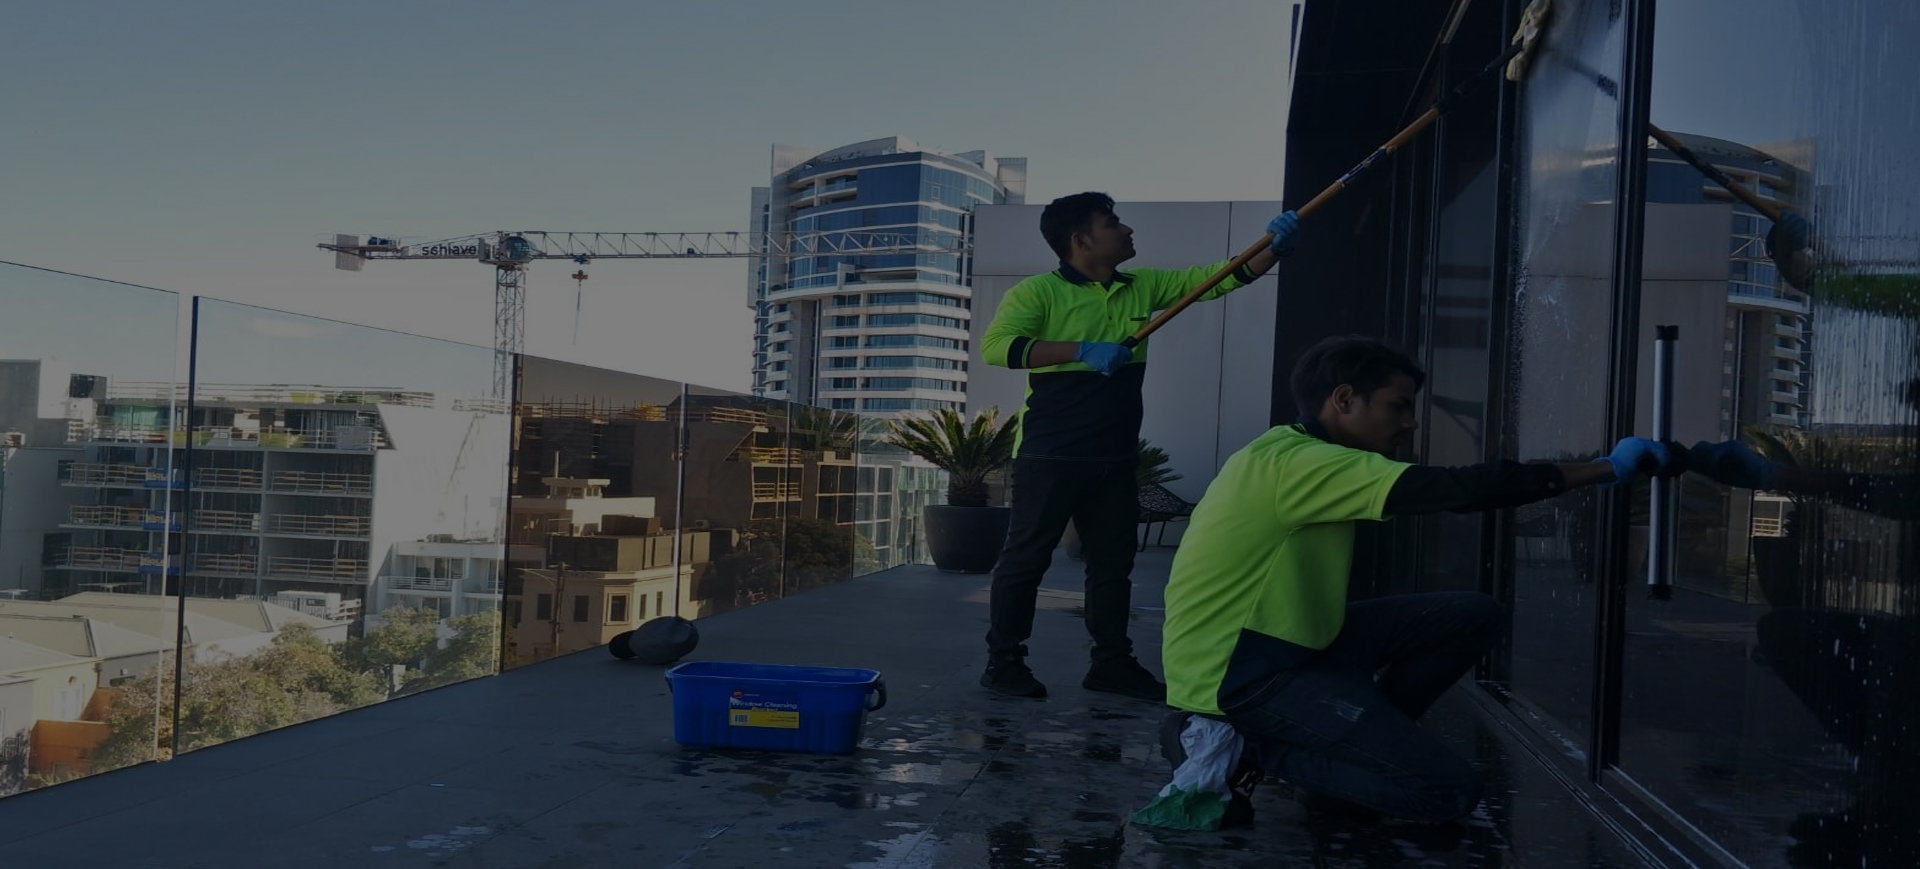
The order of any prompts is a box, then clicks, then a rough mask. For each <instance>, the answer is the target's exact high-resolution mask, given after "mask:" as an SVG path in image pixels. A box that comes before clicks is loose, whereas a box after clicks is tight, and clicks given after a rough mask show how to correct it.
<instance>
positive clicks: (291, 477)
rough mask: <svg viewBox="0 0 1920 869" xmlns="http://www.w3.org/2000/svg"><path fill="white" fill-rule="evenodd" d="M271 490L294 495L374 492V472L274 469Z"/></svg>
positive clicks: (367, 493)
mask: <svg viewBox="0 0 1920 869" xmlns="http://www.w3.org/2000/svg"><path fill="white" fill-rule="evenodd" d="M268 488H269V491H272V492H277V493H285V494H294V495H362V496H371V495H372V494H373V475H372V474H347V473H338V472H320V471H274V472H273V482H272V484H271V485H270V486H269V487H268Z"/></svg>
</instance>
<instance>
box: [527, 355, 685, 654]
mask: <svg viewBox="0 0 1920 869" xmlns="http://www.w3.org/2000/svg"><path fill="white" fill-rule="evenodd" d="M680 390H681V386H680V384H679V383H678V382H675V381H671V380H659V379H656V378H652V377H642V376H640V375H638V374H625V373H621V372H618V371H608V370H606V369H601V368H589V367H587V366H584V365H575V364H571V363H567V362H556V361H554V360H551V359H541V358H538V357H534V356H522V357H521V358H520V387H519V391H518V403H517V404H516V405H515V406H514V431H515V434H516V439H515V442H514V450H513V491H512V499H511V503H510V506H509V508H508V511H509V512H508V528H509V529H510V532H509V533H510V536H509V542H510V546H509V547H508V550H507V560H508V571H507V574H508V584H507V600H506V620H507V626H508V631H507V640H506V641H507V651H506V662H507V666H518V665H521V664H527V663H532V662H534V661H538V660H541V659H544V658H548V657H551V656H553V655H555V654H566V653H568V652H577V651H580V650H582V649H589V648H592V647H594V646H598V645H601V644H603V643H606V642H607V641H608V640H610V639H612V638H613V637H614V636H616V635H618V634H619V633H621V632H622V631H630V630H633V629H634V628H636V627H638V626H639V625H640V623H642V622H644V621H647V620H649V619H653V618H658V617H660V616H663V615H680V616H684V617H686V618H696V617H698V616H699V615H700V613H699V607H698V606H696V605H695V602H694V600H693V598H692V597H691V593H692V591H693V585H694V584H693V582H692V577H693V575H694V574H695V573H696V572H698V571H701V570H704V569H706V567H707V566H708V564H709V562H710V560H711V557H712V556H711V552H712V545H711V536H712V532H711V531H707V530H704V529H703V530H687V531H685V532H684V533H683V534H681V535H679V536H678V539H677V540H676V535H675V534H674V530H675V529H677V528H679V527H680V525H679V523H678V521H677V520H676V515H677V514H676V510H677V505H678V503H679V496H680V463H679V462H677V461H675V459H674V448H675V445H676V443H677V442H678V438H679V423H678V421H677V420H676V419H675V418H674V416H673V413H672V409H673V407H674V406H675V404H676V403H677V402H678V401H679V399H680ZM676 547H677V548H676ZM542 595H545V596H547V600H548V605H547V606H544V607H543V606H541V605H540V601H541V596H542ZM622 597H624V599H625V600H626V601H627V604H626V606H624V607H621V606H620V599H621V598H622ZM582 602H584V605H585V606H586V608H587V609H586V616H585V618H580V619H576V618H575V617H574V616H575V614H576V608H577V607H580V606H582V605H583V604H582ZM618 610H624V611H618Z"/></svg>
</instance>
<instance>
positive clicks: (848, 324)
mask: <svg viewBox="0 0 1920 869" xmlns="http://www.w3.org/2000/svg"><path fill="white" fill-rule="evenodd" d="M1026 176H1027V161H1026V160H1025V159H1024V158H995V157H992V156H990V155H988V154H987V153H986V152H985V151H969V152H966V153H962V154H945V153H941V152H937V151H929V150H926V149H923V148H921V147H920V146H919V145H916V144H915V143H914V142H912V141H911V140H908V139H904V138H901V137H898V136H893V137H889V138H885V139H874V140H871V141H867V142H859V143H856V144H852V145H846V146H843V147H840V148H835V149H833V150H831V151H811V150H803V149H797V148H791V147H787V146H781V145H776V146H774V149H773V167H772V181H771V183H770V184H769V185H768V186H766V187H756V188H754V191H753V220H754V224H753V225H754V228H755V229H756V230H759V231H764V232H768V233H771V234H773V235H775V236H782V235H783V234H784V237H785V238H786V239H788V244H787V245H783V246H782V249H784V250H788V251H793V250H799V251H803V253H798V254H792V253H790V254H787V255H769V256H767V257H762V258H755V259H754V260H752V267H753V277H752V291H751V294H750V297H749V299H748V304H749V305H750V306H751V307H752V308H753V309H754V360H753V368H754V371H753V393H754V394H755V395H757V396H765V397H767V398H776V399H783V400H787V401H797V402H801V403H805V404H813V405H818V406H821V407H827V408H832V409H834V410H845V411H859V412H863V413H881V414H891V413H898V412H901V411H925V410H932V409H936V408H942V407H952V408H960V409H963V408H964V406H965V402H966V389H967V357H968V349H969V348H968V347H967V343H968V342H967V328H968V323H969V321H970V319H971V317H972V310H971V309H972V301H971V296H972V293H971V291H970V290H969V288H968V284H969V283H970V280H971V276H972V275H971V268H970V266H971V263H970V256H969V254H968V253H967V252H966V251H967V249H968V248H969V245H968V244H967V243H966V242H967V240H968V238H969V233H970V231H971V227H972V209H973V207H974V206H975V205H979V204H1006V203H1013V204H1019V203H1021V202H1024V201H1025V196H1026ZM876 250H878V251H879V252H875V251H876Z"/></svg>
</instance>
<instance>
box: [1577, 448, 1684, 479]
mask: <svg viewBox="0 0 1920 869" xmlns="http://www.w3.org/2000/svg"><path fill="white" fill-rule="evenodd" d="M1594 461H1596V462H1606V463H1607V464H1610V465H1612V466H1613V481H1612V482H1610V483H1601V484H1600V486H1601V487H1602V488H1606V489H1617V488H1620V487H1621V486H1626V485H1630V484H1632V483H1633V481H1634V480H1636V479H1638V478H1639V475H1640V474H1642V473H1645V474H1647V475H1649V476H1653V475H1657V474H1659V473H1660V472H1661V471H1664V470H1666V469H1667V465H1668V464H1669V463H1671V462H1672V461H1673V454H1672V453H1670V452H1668V451H1667V445H1666V444H1663V443H1661V442H1659V441H1654V440H1648V439H1646V438H1621V439H1620V442H1619V443H1617V444H1614V445H1613V452H1611V453H1608V454H1606V455H1604V456H1601V457H1600V458H1597V459H1594Z"/></svg>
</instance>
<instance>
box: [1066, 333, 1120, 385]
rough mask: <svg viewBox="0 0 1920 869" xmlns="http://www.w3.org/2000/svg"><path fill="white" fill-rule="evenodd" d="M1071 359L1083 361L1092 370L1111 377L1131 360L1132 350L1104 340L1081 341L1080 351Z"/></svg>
mask: <svg viewBox="0 0 1920 869" xmlns="http://www.w3.org/2000/svg"><path fill="white" fill-rule="evenodd" d="M1073 361H1075V362H1085V363H1087V364H1088V365H1091V366H1093V370H1095V371H1098V372H1100V373H1101V374H1105V375H1107V376H1108V377H1112V376H1113V375H1114V373H1115V372H1117V371H1119V370H1120V369H1121V368H1124V367H1126V364H1127V363H1129V362H1132V361H1133V351H1132V350H1128V349H1127V348H1125V347H1122V346H1120V345H1118V344H1109V343H1107V342H1105V341H1082V342H1080V352H1079V353H1078V354H1076V355H1075V356H1074V357H1073Z"/></svg>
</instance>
